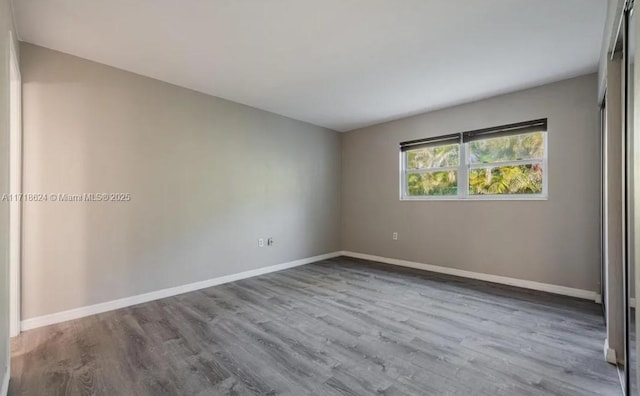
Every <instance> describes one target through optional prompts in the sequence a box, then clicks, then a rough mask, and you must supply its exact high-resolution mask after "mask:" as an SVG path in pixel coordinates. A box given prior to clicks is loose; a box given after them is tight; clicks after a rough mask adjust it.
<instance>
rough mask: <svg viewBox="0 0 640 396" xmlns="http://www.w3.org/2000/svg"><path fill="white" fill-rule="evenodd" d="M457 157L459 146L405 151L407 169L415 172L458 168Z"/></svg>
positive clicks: (449, 145) (450, 145)
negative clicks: (446, 167) (418, 170)
mask: <svg viewBox="0 0 640 396" xmlns="http://www.w3.org/2000/svg"><path fill="white" fill-rule="evenodd" d="M459 157H460V145H459V144H448V145H446V146H434V147H425V148H421V149H417V150H409V151H407V169H409V170H416V169H428V168H442V167H445V166H458V159H459Z"/></svg>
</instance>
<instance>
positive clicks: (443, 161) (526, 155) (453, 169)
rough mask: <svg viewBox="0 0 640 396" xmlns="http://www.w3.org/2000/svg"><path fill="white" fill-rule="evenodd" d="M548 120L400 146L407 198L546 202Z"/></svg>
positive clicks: (441, 137) (404, 194)
mask: <svg viewBox="0 0 640 396" xmlns="http://www.w3.org/2000/svg"><path fill="white" fill-rule="evenodd" d="M546 135H547V120H546V119H543V120H534V121H528V122H523V123H518V124H511V125H504V126H500V127H495V128H487V129H481V130H477V131H470V132H464V133H457V134H452V135H446V136H438V137H435V138H427V139H420V140H412V141H409V142H403V143H400V152H401V168H402V175H401V198H402V199H439V198H440V199H443V198H444V199H446V198H453V199H490V198H492V197H493V198H516V199H517V198H529V199H531V198H534V199H535V198H546V195H547V182H546V178H547V163H546V158H547V156H546V138H547V136H546Z"/></svg>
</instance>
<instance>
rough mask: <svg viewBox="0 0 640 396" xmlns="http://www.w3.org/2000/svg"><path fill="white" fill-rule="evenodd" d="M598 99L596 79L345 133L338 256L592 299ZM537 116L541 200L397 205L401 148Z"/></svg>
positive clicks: (597, 250)
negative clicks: (482, 276) (586, 293)
mask: <svg viewBox="0 0 640 396" xmlns="http://www.w3.org/2000/svg"><path fill="white" fill-rule="evenodd" d="M596 92H597V76H596V74H593V75H589V76H584V77H579V78H575V79H571V80H566V81H562V82H559V83H555V84H550V85H546V86H543V87H539V88H534V89H530V90H526V91H521V92H518V93H513V94H509V95H503V96H498V97H495V98H491V99H486V100H482V101H478V102H475V103H470V104H466V105H462V106H457V107H453V108H449V109H445V110H441V111H436V112H432V113H427V114H423V115H419V116H415V117H410V118H405V119H402V120H398V121H394V122H389V123H386V124H381V125H377V126H373V127H368V128H364V129H361V130H356V131H353V132H348V133H347V134H345V135H344V137H343V145H342V161H343V163H342V167H343V178H342V183H343V184H342V190H343V196H342V248H343V250H347V251H353V252H358V253H366V254H372V255H378V256H383V257H390V258H396V259H403V260H409V261H415V262H420V263H426V264H432V265H439V266H444V267H452V268H457V269H462V270H468V271H475V272H481V273H487V274H494V275H501V276H507V277H513V278H519V279H525V280H531V281H538V282H544V283H550V284H557V285H562V286H568V287H574V288H580V289H586V290H592V291H598V290H599V279H600V268H599V267H600V264H599V260H600V241H599V220H598V219H599V174H600V170H599V166H600V164H599V161H598V158H599V150H600V149H599V143H598V142H599V137H598V136H599V135H598V128H599V126H598V112H597V107H596V101H595V97H596ZM543 117H547V118H548V119H549V133H548V139H549V140H548V146H549V152H548V156H549V170H548V174H549V199H548V200H547V201H420V202H416V201H400V200H399V158H398V157H399V154H398V143H399V142H401V141H404V140H410V139H418V138H423V137H428V136H436V135H441V134H448V133H454V132H460V131H465V130H471V129H478V128H483V127H490V126H496V125H502V124H507V123H513V122H519V121H526V120H531V119H537V118H543ZM394 231H397V232H399V240H398V241H393V240H392V238H391V235H392V232H394Z"/></svg>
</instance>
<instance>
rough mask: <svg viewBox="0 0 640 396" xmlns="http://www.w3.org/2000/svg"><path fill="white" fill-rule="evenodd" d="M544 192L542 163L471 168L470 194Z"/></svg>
mask: <svg viewBox="0 0 640 396" xmlns="http://www.w3.org/2000/svg"><path fill="white" fill-rule="evenodd" d="M483 194H496V195H497V194H542V165H541V164H529V165H518V166H501V167H492V168H481V169H470V170H469V195H483Z"/></svg>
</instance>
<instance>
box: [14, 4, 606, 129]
mask: <svg viewBox="0 0 640 396" xmlns="http://www.w3.org/2000/svg"><path fill="white" fill-rule="evenodd" d="M13 3H14V12H15V17H16V23H17V26H18V34H19V37H20V39H21V40H24V41H27V42H30V43H34V44H38V45H41V46H44V47H48V48H52V49H55V50H58V51H62V52H66V53H69V54H73V55H77V56H80V57H82V58H86V59H90V60H93V61H97V62H101V63H105V64H107V65H111V66H115V67H118V68H121V69H124V70H128V71H132V72H135V73H139V74H142V75H145V76H149V77H153V78H157V79H159V80H163V81H167V82H170V83H173V84H176V85H180V86H183V87H187V88H191V89H194V90H197V91H200V92H204V93H208V94H211V95H214V96H219V97H222V98H225V99H229V100H232V101H235V102H240V103H244V104H247V105H250V106H253V107H257V108H260V109H264V110H268V111H272V112H274V113H278V114H282V115H285V116H289V117H291V118H296V119H299V120H303V121H307V122H310V123H313V124H317V125H322V126H325V127H328V128H332V129H335V130H339V131H347V130H351V129H354V128H359V127H362V126H366V125H371V124H376V123H379V122H383V121H388V120H391V119H396V118H401V117H403V116H407V115H411V114H417V113H421V112H424V111H428V110H433V109H437V108H442V107H446V106H451V105H454V104H459V103H463V102H468V101H471V100H475V99H480V98H484V97H489V96H493V95H496V94H500V93H505V92H510V91H515V90H518V89H522V88H527V87H532V86H536V85H540V84H543V83H547V82H551V81H557V80H561V79H564V78H569V77H573V76H578V75H581V74H586V73H588V72H594V71H595V70H596V67H597V63H598V56H599V53H600V48H601V40H602V34H603V27H604V20H605V3H606V2H605V1H603V0H314V1H311V0H135V1H132V0H90V1H88V0H14V1H13ZM594 95H595V94H594ZM594 101H595V97H594Z"/></svg>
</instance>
